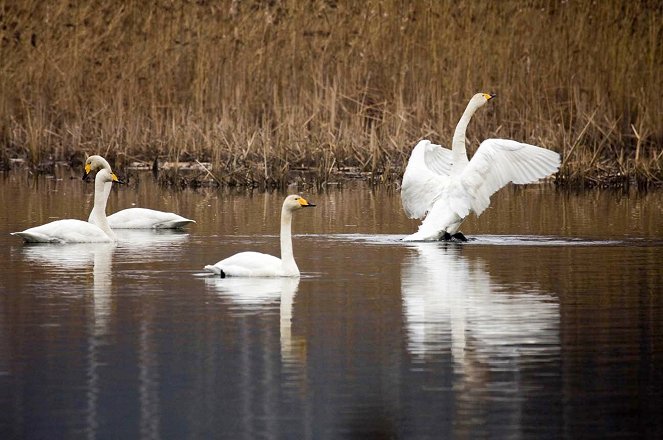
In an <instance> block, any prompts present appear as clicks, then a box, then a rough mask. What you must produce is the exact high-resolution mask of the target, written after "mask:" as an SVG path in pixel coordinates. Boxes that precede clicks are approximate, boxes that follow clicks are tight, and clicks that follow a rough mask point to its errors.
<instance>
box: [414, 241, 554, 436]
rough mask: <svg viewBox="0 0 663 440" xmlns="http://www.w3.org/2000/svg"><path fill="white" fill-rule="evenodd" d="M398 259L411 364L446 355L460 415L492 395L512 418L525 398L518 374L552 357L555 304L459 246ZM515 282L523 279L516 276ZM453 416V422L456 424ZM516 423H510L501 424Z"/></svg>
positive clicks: (425, 247)
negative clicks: (504, 279) (504, 280)
mask: <svg viewBox="0 0 663 440" xmlns="http://www.w3.org/2000/svg"><path fill="white" fill-rule="evenodd" d="M412 248H413V250H414V252H413V253H412V254H411V255H410V256H408V257H406V258H405V260H404V262H403V268H402V281H401V282H402V294H403V303H404V313H405V322H406V326H407V347H408V350H409V352H410V353H411V354H412V356H413V357H414V359H415V362H417V363H424V364H430V362H432V361H435V359H440V358H444V356H448V353H450V354H451V358H452V365H453V372H454V379H453V388H454V389H455V390H457V391H461V390H462V392H463V396H462V398H461V399H460V400H459V405H458V407H457V412H459V413H461V414H458V415H457V418H456V420H457V422H456V423H455V425H456V428H457V429H460V428H459V425H463V423H464V422H462V420H463V417H462V415H463V414H474V415H475V416H477V415H478V414H481V413H482V410H481V408H484V410H485V397H486V396H487V395H489V393H490V395H492V396H495V395H499V396H501V397H502V398H503V399H504V401H503V402H502V405H503V407H502V409H505V408H504V405H508V406H512V407H511V408H510V413H509V414H510V417H516V418H517V417H519V416H518V415H519V414H522V412H523V411H522V410H523V408H520V406H521V405H522V404H523V402H525V401H526V397H525V396H526V392H525V391H524V389H526V386H525V385H524V383H523V377H524V376H523V375H522V373H523V371H524V370H525V369H526V368H527V367H528V366H529V365H531V364H532V363H538V364H539V365H543V364H544V363H545V362H549V361H554V360H556V359H558V357H559V344H560V339H559V322H560V316H559V305H558V303H557V301H556V299H555V298H554V297H553V296H551V295H549V294H546V293H544V292H540V291H538V290H536V289H527V288H522V287H519V286H517V285H516V284H510V285H507V284H501V283H500V282H499V281H497V280H496V279H494V278H493V277H491V275H490V274H489V273H488V271H487V270H486V268H485V265H484V262H483V261H482V260H480V259H477V260H471V259H469V258H467V257H464V256H463V255H462V246H455V245H444V244H438V243H419V244H416V245H414V246H412ZM522 277H523V282H527V281H529V280H528V279H527V274H522ZM458 420H460V422H458ZM504 423H505V424H507V423H513V425H514V426H518V425H519V422H518V421H517V420H510V421H508V422H507V421H504Z"/></svg>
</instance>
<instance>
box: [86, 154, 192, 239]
mask: <svg viewBox="0 0 663 440" xmlns="http://www.w3.org/2000/svg"><path fill="white" fill-rule="evenodd" d="M109 168H110V165H109ZM111 185H112V184H111V183H110V182H109V183H107V184H106V185H105V186H104V192H106V193H107V195H106V197H108V195H109V194H110V192H111ZM88 221H89V222H90V223H95V222H94V218H93V217H92V213H90V218H88ZM189 223H195V220H190V219H188V218H184V217H182V216H181V215H177V214H175V213H174V212H164V211H157V210H154V209H147V208H127V209H123V210H121V211H118V212H116V213H115V214H111V215H109V216H108V224H109V225H110V227H111V228H112V229H177V228H182V227H184V226H186V225H188V224H189Z"/></svg>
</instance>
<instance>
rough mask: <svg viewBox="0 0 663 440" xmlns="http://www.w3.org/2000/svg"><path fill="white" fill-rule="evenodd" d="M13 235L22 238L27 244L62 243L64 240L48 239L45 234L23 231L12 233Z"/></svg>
mask: <svg viewBox="0 0 663 440" xmlns="http://www.w3.org/2000/svg"><path fill="white" fill-rule="evenodd" d="M11 235H15V236H17V237H21V238H22V239H23V241H25V242H26V243H61V242H62V240H58V239H54V238H51V237H47V236H45V235H43V234H38V233H33V232H28V231H22V232H12V233H11Z"/></svg>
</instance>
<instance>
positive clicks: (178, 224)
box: [154, 218, 196, 229]
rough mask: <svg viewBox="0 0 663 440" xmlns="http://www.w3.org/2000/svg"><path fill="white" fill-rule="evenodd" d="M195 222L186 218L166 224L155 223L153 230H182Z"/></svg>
mask: <svg viewBox="0 0 663 440" xmlns="http://www.w3.org/2000/svg"><path fill="white" fill-rule="evenodd" d="M195 222H196V221H195V220H189V219H187V218H185V219H182V220H171V221H167V222H162V223H157V224H156V225H154V228H155V229H179V228H183V227H185V226H186V225H188V224H189V223H195Z"/></svg>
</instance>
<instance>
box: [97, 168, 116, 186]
mask: <svg viewBox="0 0 663 440" xmlns="http://www.w3.org/2000/svg"><path fill="white" fill-rule="evenodd" d="M94 181H95V182H97V181H99V182H102V183H106V182H116V183H122V182H120V179H118V178H117V176H116V175H115V173H114V172H112V171H110V170H107V169H106V168H102V169H101V170H99V172H98V173H97V176H96V177H95V178H94Z"/></svg>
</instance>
